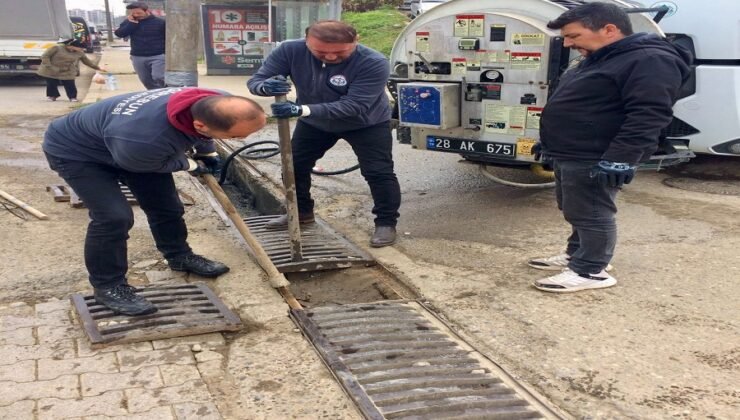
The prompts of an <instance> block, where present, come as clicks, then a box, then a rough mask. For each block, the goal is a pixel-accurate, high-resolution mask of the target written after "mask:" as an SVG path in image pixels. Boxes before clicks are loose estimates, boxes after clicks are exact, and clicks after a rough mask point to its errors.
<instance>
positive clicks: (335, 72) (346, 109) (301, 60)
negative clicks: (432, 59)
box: [247, 40, 391, 133]
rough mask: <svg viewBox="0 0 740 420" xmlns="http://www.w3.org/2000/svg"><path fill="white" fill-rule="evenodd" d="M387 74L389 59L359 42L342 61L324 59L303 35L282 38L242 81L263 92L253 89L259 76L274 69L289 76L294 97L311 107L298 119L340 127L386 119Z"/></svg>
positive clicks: (340, 129) (332, 130) (325, 128)
mask: <svg viewBox="0 0 740 420" xmlns="http://www.w3.org/2000/svg"><path fill="white" fill-rule="evenodd" d="M389 74H390V71H389V64H388V59H387V58H385V57H384V56H383V55H382V54H381V53H379V52H377V51H375V50H373V49H371V48H368V47H365V46H363V45H361V44H358V45H357V48H356V49H355V52H354V53H352V55H351V56H349V58H347V59H346V60H345V61H343V62H341V63H338V64H326V65H325V64H324V63H322V62H321V60H319V59H318V58H316V57H314V56H313V54H311V52H310V51H309V50H308V48H307V47H306V41H305V40H295V41H286V42H283V43H282V44H280V46H279V47H278V48H276V49H275V50H274V51H273V52H272V53H271V54H270V55H269V56H267V59H265V62H264V64H263V65H262V67H261V68H260V69H259V70H258V71H257V73H256V74H255V75H254V76H252V77H251V78H250V79H249V81H247V86H248V87H249V91H250V92H252V93H253V94H255V95H260V96H262V93H261V92H258V91H257V89H258V87H259V86H260V84H261V83H262V82H263V81H265V80H266V79H269V78H270V77H272V76H276V75H282V76H286V77H287V76H290V78H291V80H292V81H293V84H294V86H295V89H296V94H297V101H296V102H297V103H298V104H300V105H308V107H309V109H310V110H311V115H309V116H307V117H302V118H301V121H303V122H305V123H306V124H309V125H311V126H313V127H316V128H318V129H320V130H323V131H326V132H330V133H340V132H343V131H350V130H357V129H360V128H364V127H369V126H372V125H375V124H379V123H381V122H385V121H388V120H390V118H391V109H390V104H389V103H388V96H386V93H385V89H386V83H387V82H388V76H389Z"/></svg>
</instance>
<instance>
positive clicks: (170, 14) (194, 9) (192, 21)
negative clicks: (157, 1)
mask: <svg viewBox="0 0 740 420" xmlns="http://www.w3.org/2000/svg"><path fill="white" fill-rule="evenodd" d="M165 13H166V15H167V16H166V19H167V47H166V48H165V58H166V68H165V73H164V83H165V85H167V86H177V87H180V86H198V41H199V38H200V37H199V34H200V20H199V16H200V0H168V1H167V3H166V5H165Z"/></svg>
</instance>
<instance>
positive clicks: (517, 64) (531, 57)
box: [510, 52, 542, 70]
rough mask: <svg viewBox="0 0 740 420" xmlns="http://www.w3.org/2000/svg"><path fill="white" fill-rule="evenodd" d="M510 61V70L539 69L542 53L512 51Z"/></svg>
mask: <svg viewBox="0 0 740 420" xmlns="http://www.w3.org/2000/svg"><path fill="white" fill-rule="evenodd" d="M510 62H511V69H512V70H539V68H540V65H541V62H542V53H540V52H512V53H511V61H510Z"/></svg>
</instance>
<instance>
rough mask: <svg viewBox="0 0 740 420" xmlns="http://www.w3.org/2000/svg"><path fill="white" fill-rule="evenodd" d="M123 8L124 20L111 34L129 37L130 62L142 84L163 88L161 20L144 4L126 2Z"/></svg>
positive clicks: (162, 23)
mask: <svg viewBox="0 0 740 420" xmlns="http://www.w3.org/2000/svg"><path fill="white" fill-rule="evenodd" d="M126 10H127V11H128V16H127V18H126V20H124V21H123V22H121V26H119V27H118V29H116V31H115V32H114V33H115V34H116V36H117V37H119V38H127V37H128V38H130V39H131V63H132V64H133V65H134V71H135V72H136V75H137V76H139V80H141V83H143V84H144V87H146V88H147V89H159V88H161V87H164V66H165V56H164V48H165V39H166V27H165V21H164V19H161V18H158V17H156V16H154V15H153V14H152V13H151V12H150V11H149V6H148V5H147V4H146V3H142V2H138V1H135V2H132V3H129V4H128V5H127V6H126Z"/></svg>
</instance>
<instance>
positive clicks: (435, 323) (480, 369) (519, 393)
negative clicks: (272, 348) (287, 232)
mask: <svg viewBox="0 0 740 420" xmlns="http://www.w3.org/2000/svg"><path fill="white" fill-rule="evenodd" d="M422 313H426V315H427V316H423V315H422ZM291 315H292V316H293V318H294V320H295V321H296V323H297V324H298V325H299V326H300V327H301V329H302V330H303V332H304V334H305V335H306V336H307V337H308V338H309V339H310V340H311V342H312V343H313V344H314V346H315V347H316V348H317V350H318V352H319V353H320V355H321V357H322V358H323V360H324V362H325V363H326V364H327V366H328V367H329V368H330V369H331V370H332V372H333V374H334V375H335V377H336V378H337V379H338V380H339V381H340V382H341V383H342V386H343V387H344V388H345V391H346V392H347V393H348V394H349V395H350V397H351V398H352V399H353V400H354V402H355V403H356V404H357V406H358V408H359V409H360V411H361V412H362V413H363V415H364V416H365V417H366V418H369V419H453V418H454V419H463V418H464V419H525V418H542V417H548V418H558V417H559V415H557V414H555V413H554V411H551V410H550V409H549V408H548V407H546V406H544V405H543V404H542V403H541V402H540V401H539V400H538V399H537V398H534V397H533V396H532V394H529V393H527V392H525V391H523V389H524V388H521V387H518V386H515V385H512V384H514V383H515V382H513V380H512V379H511V378H510V377H508V375H505V374H502V373H501V372H502V371H500V369H499V368H498V367H497V366H496V365H495V364H493V363H492V362H490V361H488V363H485V359H484V358H483V357H482V356H481V355H480V354H479V353H477V352H476V351H475V350H474V349H473V348H471V347H470V346H468V345H467V344H466V343H465V342H464V341H462V340H461V339H459V338H457V337H455V336H454V335H453V334H451V333H450V332H449V331H448V330H447V328H446V326H444V324H442V323H441V322H440V321H439V320H436V318H434V317H433V316H432V315H431V314H429V313H428V312H427V311H426V310H425V309H424V307H423V306H421V305H420V304H418V303H416V302H382V303H372V304H353V305H342V306H332V307H322V308H314V309H310V310H306V311H302V310H293V311H291ZM502 378H503V379H502ZM525 394H526V396H524V395H525Z"/></svg>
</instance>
